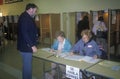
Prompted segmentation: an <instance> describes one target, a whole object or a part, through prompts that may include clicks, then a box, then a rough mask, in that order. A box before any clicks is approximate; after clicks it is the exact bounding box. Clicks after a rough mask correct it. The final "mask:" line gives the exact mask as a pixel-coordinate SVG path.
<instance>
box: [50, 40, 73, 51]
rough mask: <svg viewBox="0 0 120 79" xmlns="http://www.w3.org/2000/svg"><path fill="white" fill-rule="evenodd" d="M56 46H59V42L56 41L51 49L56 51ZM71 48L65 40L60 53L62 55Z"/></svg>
mask: <svg viewBox="0 0 120 79" xmlns="http://www.w3.org/2000/svg"><path fill="white" fill-rule="evenodd" d="M58 44H59V41H58V40H56V41H55V42H54V43H53V45H52V49H54V50H58ZM71 47H72V45H71V43H70V42H69V41H68V40H67V39H65V44H64V46H63V49H62V52H64V53H67V52H70V50H71Z"/></svg>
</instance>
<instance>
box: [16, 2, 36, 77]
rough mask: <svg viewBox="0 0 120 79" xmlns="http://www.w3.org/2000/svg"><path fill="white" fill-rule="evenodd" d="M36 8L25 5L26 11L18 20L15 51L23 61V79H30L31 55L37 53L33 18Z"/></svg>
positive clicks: (31, 5)
mask: <svg viewBox="0 0 120 79" xmlns="http://www.w3.org/2000/svg"><path fill="white" fill-rule="evenodd" d="M36 11H37V6H36V5H35V4H33V3H29V4H27V5H26V10H25V11H24V12H23V13H22V14H21V15H20V17H19V20H18V39H17V49H18V50H19V51H20V54H21V55H22V59H23V71H22V75H23V79H32V54H33V52H37V47H36V44H37V35H38V34H37V27H36V24H35V21H34V16H35V14H36Z"/></svg>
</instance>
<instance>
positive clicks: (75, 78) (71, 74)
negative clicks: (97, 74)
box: [66, 65, 81, 79]
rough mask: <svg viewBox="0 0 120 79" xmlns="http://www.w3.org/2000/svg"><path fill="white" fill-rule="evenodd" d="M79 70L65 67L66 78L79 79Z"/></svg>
mask: <svg viewBox="0 0 120 79" xmlns="http://www.w3.org/2000/svg"><path fill="white" fill-rule="evenodd" d="M80 75H81V73H80V70H79V68H76V67H72V66H68V65H66V77H67V78H71V79H81V78H80Z"/></svg>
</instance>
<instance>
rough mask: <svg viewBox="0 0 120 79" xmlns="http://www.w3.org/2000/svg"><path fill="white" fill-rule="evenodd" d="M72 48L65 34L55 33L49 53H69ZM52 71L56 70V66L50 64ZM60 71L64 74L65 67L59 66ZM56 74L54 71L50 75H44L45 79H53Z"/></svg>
mask: <svg viewBox="0 0 120 79" xmlns="http://www.w3.org/2000/svg"><path fill="white" fill-rule="evenodd" d="M71 48H72V45H71V43H70V41H69V40H68V39H66V37H65V34H64V32H63V31H58V32H56V40H55V42H54V43H53V45H52V46H51V50H50V52H52V53H54V51H57V52H55V53H59V54H60V53H70V50H71ZM51 67H52V69H54V68H56V64H55V63H52V64H51ZM59 67H60V70H61V71H62V72H65V66H62V65H59ZM55 74H56V71H55V70H52V72H51V74H48V73H47V74H46V79H54V76H55Z"/></svg>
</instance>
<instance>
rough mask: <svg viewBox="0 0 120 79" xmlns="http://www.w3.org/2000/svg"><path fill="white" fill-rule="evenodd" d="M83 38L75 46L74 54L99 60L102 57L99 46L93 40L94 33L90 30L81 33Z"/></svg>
mask: <svg viewBox="0 0 120 79" xmlns="http://www.w3.org/2000/svg"><path fill="white" fill-rule="evenodd" d="M81 36H82V38H81V39H80V40H79V41H78V42H77V43H76V44H75V45H74V46H73V48H72V54H73V53H74V52H76V53H78V54H80V55H82V56H90V57H93V58H98V57H100V55H101V51H100V50H99V47H98V45H97V44H96V42H95V41H94V40H93V39H92V32H91V31H90V30H88V29H86V30H83V31H82V32H81Z"/></svg>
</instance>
